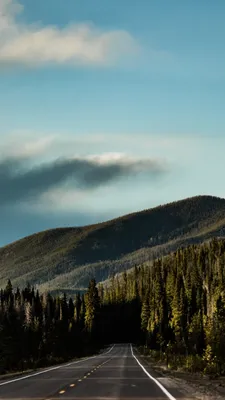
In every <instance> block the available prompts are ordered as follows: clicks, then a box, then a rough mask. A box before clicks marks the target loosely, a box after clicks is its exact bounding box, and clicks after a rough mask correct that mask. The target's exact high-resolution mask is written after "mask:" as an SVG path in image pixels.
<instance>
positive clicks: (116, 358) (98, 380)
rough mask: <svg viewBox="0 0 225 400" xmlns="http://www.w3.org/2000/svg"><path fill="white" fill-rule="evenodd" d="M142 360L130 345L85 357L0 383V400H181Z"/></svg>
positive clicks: (179, 394) (178, 394)
mask: <svg viewBox="0 0 225 400" xmlns="http://www.w3.org/2000/svg"><path fill="white" fill-rule="evenodd" d="M181 398H182V399H187V398H185V397H184V395H182V394H181V393H178V392H177V390H176V389H172V390H171V389H170V390H168V389H166V388H164V386H162V385H161V383H160V382H159V380H157V379H155V377H153V376H152V375H151V374H150V372H149V371H148V370H147V369H146V368H145V367H144V366H143V365H142V364H141V363H140V361H139V360H138V358H137V357H136V356H135V354H134V353H133V349H132V346H131V345H129V344H121V345H119V344H117V345H114V346H113V347H111V348H110V349H109V350H108V351H107V352H105V353H103V354H101V355H97V356H95V357H91V358H88V359H85V360H80V361H75V362H71V363H68V364H65V365H60V366H57V367H52V368H49V369H47V370H44V371H40V372H36V373H33V374H30V375H28V376H23V377H20V378H15V379H12V380H10V381H4V382H1V383H0V399H1V400H2V399H17V400H18V399H20V400H25V399H26V400H28V399H35V400H53V399H71V400H72V399H76V400H78V399H82V400H105V399H109V400H118V399H123V400H147V399H151V400H153V399H155V400H165V399H167V400H168V399H169V400H179V399H181Z"/></svg>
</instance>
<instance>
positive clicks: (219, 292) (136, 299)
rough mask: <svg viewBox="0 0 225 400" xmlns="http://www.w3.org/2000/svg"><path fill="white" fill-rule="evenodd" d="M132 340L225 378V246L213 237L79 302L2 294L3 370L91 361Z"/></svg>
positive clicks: (20, 292)
mask: <svg viewBox="0 0 225 400" xmlns="http://www.w3.org/2000/svg"><path fill="white" fill-rule="evenodd" d="M116 342H118V343H119V342H129V343H130V342H132V343H134V344H135V345H136V346H138V348H139V350H140V351H141V352H142V353H144V354H145V355H150V356H151V357H152V358H153V359H155V360H164V361H165V362H166V363H167V364H168V366H170V367H172V368H177V367H179V366H180V367H182V368H185V369H187V370H190V371H193V372H195V371H201V372H204V373H207V374H215V375H216V374H217V375H222V374H225V241H224V240H219V239H213V240H212V241H210V242H208V243H205V244H203V245H191V246H189V247H187V248H182V249H179V250H178V251H176V252H175V253H172V254H170V255H168V256H165V257H162V258H159V259H156V260H155V261H153V263H152V265H151V266H146V265H137V266H135V267H134V268H133V269H132V270H128V271H126V272H123V273H122V274H119V275H116V276H113V277H112V278H111V279H110V282H108V284H107V285H106V284H104V283H102V284H97V283H96V281H95V279H91V280H90V283H89V287H88V290H87V291H86V293H84V294H80V293H77V294H76V296H75V298H67V295H66V294H64V295H63V296H62V297H57V296H53V295H51V294H49V293H41V294H40V293H39V292H38V290H36V289H35V288H32V287H30V286H29V285H27V287H26V288H23V289H20V288H13V286H12V283H11V281H10V280H9V281H8V283H7V285H6V287H5V288H4V289H2V290H1V293H0V373H1V374H3V373H6V372H11V371H21V370H23V371H25V370H28V369H31V368H38V367H44V366H47V365H52V364H54V363H59V362H64V361H66V360H69V359H72V358H77V357H83V356H86V355H89V354H93V353H96V352H98V351H100V350H101V349H102V348H103V347H104V346H105V345H108V344H111V343H116Z"/></svg>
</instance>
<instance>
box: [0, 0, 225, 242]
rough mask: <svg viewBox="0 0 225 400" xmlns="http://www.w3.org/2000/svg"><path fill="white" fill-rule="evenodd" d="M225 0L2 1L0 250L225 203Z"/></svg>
mask: <svg viewBox="0 0 225 400" xmlns="http://www.w3.org/2000/svg"><path fill="white" fill-rule="evenodd" d="M224 15H225V2H224V0H217V1H216V2H212V1H211V0H198V1H196V0H189V1H186V2H184V1H180V0H170V1H166V0H157V1H155V0H139V1H136V0H123V1H121V0H107V1H106V0H95V1H90V0H66V1H65V0H47V1H46V0H38V1H30V0H18V1H17V0H0V185H1V191H0V221H1V229H0V246H3V245H5V244H7V243H10V242H13V241H15V240H18V239H20V238H22V237H24V236H27V235H30V234H33V233H35V232H39V231H42V230H45V229H49V228H55V227H66V226H81V225H87V224H91V223H96V222H101V221H105V220H108V219H111V218H114V217H117V216H121V215H124V214H127V213H130V212H135V211H139V210H143V209H147V208H151V207H155V206H157V205H160V204H166V203H168V202H171V201H175V200H180V199H183V198H186V197H190V196H195V195H200V194H202V195H203V194H207V195H213V196H219V197H225V187H224V184H223V180H224V171H225V157H224V149H225V118H224V109H225V40H224V38H225V25H224Z"/></svg>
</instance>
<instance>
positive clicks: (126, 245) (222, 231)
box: [0, 194, 225, 293]
mask: <svg viewBox="0 0 225 400" xmlns="http://www.w3.org/2000/svg"><path fill="white" fill-rule="evenodd" d="M140 195H141V194H140ZM224 235H225V200H224V199H220V198H216V197H211V196H198V197H193V198H189V199H185V200H182V201H178V202H174V203H170V204H167V205H164V206H159V207H156V208H152V209H149V210H145V211H142V212H137V213H133V214H130V215H126V216H123V217H120V218H117V219H114V220H111V221H107V222H104V223H100V224H96V225H90V226H86V227H77V228H63V229H60V228H59V229H53V230H49V231H45V232H40V233H37V234H35V235H32V236H29V237H26V238H24V239H21V240H19V241H17V242H15V243H12V244H10V245H8V246H5V247H3V248H1V249H0V285H1V286H4V285H5V284H6V282H7V279H8V278H10V279H11V280H12V283H13V285H14V286H20V287H21V288H22V287H25V286H26V285H27V283H28V282H29V283H30V284H31V285H35V286H36V287H37V288H39V290H40V291H41V292H43V291H46V290H50V289H51V290H52V291H54V293H56V292H57V290H58V291H62V292H63V291H67V293H71V291H73V292H75V291H76V290H77V289H83V288H86V287H87V285H88V282H89V280H90V278H91V277H93V276H95V278H96V281H97V282H99V281H103V280H105V279H107V278H108V277H110V276H111V275H113V274H115V273H117V272H121V271H124V270H126V269H129V268H131V267H132V266H134V265H136V264H141V263H143V262H144V261H146V260H152V259H154V258H156V257H159V256H161V255H163V254H168V253H170V252H171V251H175V250H176V249H178V248H179V247H181V246H187V245H188V244H191V243H201V242H203V241H205V240H206V239H209V238H212V237H214V236H224Z"/></svg>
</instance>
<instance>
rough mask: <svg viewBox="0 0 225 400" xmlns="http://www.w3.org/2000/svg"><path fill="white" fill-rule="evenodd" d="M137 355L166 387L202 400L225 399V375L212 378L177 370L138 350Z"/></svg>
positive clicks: (187, 396)
mask: <svg viewBox="0 0 225 400" xmlns="http://www.w3.org/2000/svg"><path fill="white" fill-rule="evenodd" d="M136 355H137V357H138V358H139V360H140V361H142V362H143V365H145V367H146V368H147V369H148V370H149V372H150V371H154V377H156V378H157V379H158V380H159V381H160V382H161V383H162V385H163V386H164V387H165V388H166V389H168V390H169V389H170V388H172V387H173V388H176V389H177V390H179V392H181V393H182V394H183V395H184V398H188V399H190V398H193V399H195V398H196V399H201V400H224V399H225V377H219V378H211V377H209V376H203V375H201V374H198V373H189V372H186V371H175V370H171V369H168V368H167V365H166V364H165V363H162V362H158V363H156V362H154V361H152V360H151V358H150V357H149V356H143V355H141V354H140V353H139V352H136Z"/></svg>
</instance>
